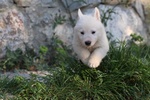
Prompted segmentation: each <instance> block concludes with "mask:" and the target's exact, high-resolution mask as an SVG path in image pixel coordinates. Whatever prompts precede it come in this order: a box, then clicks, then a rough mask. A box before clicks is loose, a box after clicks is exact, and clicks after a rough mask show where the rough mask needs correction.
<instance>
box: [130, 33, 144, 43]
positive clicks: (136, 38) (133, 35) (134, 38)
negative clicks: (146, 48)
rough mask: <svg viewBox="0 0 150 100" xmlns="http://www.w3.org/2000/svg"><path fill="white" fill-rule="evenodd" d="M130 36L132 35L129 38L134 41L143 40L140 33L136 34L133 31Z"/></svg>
mask: <svg viewBox="0 0 150 100" xmlns="http://www.w3.org/2000/svg"><path fill="white" fill-rule="evenodd" d="M130 36H131V37H132V39H131V40H132V41H133V42H136V41H139V42H142V41H143V38H142V37H141V36H140V35H137V34H136V33H133V34H131V35H130Z"/></svg>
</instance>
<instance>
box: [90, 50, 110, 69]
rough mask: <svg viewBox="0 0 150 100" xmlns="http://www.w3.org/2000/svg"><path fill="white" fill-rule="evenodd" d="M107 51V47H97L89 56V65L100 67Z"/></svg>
mask: <svg viewBox="0 0 150 100" xmlns="http://www.w3.org/2000/svg"><path fill="white" fill-rule="evenodd" d="M107 51H108V50H107V49H105V48H96V49H95V50H94V51H93V52H92V54H91V56H90V57H89V62H88V65H89V67H91V68H96V67H98V66H99V65H100V63H101V60H102V59H103V58H104V57H105V56H106V54H107Z"/></svg>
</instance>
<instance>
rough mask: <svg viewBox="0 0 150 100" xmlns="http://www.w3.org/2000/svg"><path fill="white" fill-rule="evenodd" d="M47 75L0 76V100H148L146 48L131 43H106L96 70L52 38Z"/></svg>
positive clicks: (149, 83) (149, 68) (149, 56)
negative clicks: (102, 56) (51, 58)
mask: <svg viewBox="0 0 150 100" xmlns="http://www.w3.org/2000/svg"><path fill="white" fill-rule="evenodd" d="M55 42H56V43H55V44H54V48H53V50H55V51H56V52H55V54H54V57H53V60H54V61H53V63H51V65H49V69H48V70H49V72H50V73H51V74H50V75H47V76H46V77H43V78H42V81H39V79H38V77H37V76H35V75H32V78H31V79H25V78H23V77H18V76H17V77H14V78H13V79H8V78H0V99H1V98H5V97H7V96H6V95H7V94H11V95H13V96H14V97H11V98H10V100H12V99H14V100H149V99H150V62H149V61H150V48H149V47H147V46H137V45H135V44H133V43H131V46H127V45H126V44H125V43H121V44H120V46H119V47H116V46H114V45H113V44H111V45H110V51H109V53H108V55H107V56H106V57H105V58H104V59H103V61H102V63H101V65H100V66H99V67H98V68H97V69H91V68H88V67H87V66H85V65H83V64H82V63H81V62H80V61H77V60H76V59H75V58H74V57H73V56H72V55H70V51H69V50H68V49H66V47H65V46H63V45H61V42H60V41H55Z"/></svg>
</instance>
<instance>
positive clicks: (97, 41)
mask: <svg viewBox="0 0 150 100" xmlns="http://www.w3.org/2000/svg"><path fill="white" fill-rule="evenodd" d="M78 17H79V18H78V21H77V23H76V25H75V27H74V34H73V49H74V51H75V53H76V54H77V56H78V57H79V59H81V61H82V62H83V63H84V64H86V65H88V66H89V67H91V68H96V67H98V66H99V65H100V63H101V61H102V59H103V58H104V57H105V56H106V54H107V52H108V51H109V43H108V39H107V36H106V32H105V28H104V26H103V24H102V22H101V19H100V12H99V10H98V8H95V11H94V14H93V15H84V14H83V13H82V12H81V10H80V9H79V10H78Z"/></svg>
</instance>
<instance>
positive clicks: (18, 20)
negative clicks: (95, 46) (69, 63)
mask: <svg viewBox="0 0 150 100" xmlns="http://www.w3.org/2000/svg"><path fill="white" fill-rule="evenodd" d="M117 1H118V0H117ZM126 1H127V0H125V1H124V2H122V3H120V4H118V2H116V0H83V2H79V1H75V0H0V58H1V57H3V56H4V55H5V52H6V48H7V47H8V48H10V49H11V50H15V49H17V48H21V49H22V50H25V47H26V46H29V47H30V48H34V50H35V51H36V52H37V51H38V49H39V47H40V46H41V45H49V43H50V41H51V37H52V36H53V35H54V33H55V35H58V36H59V37H60V39H61V40H62V41H63V42H64V43H65V44H66V45H70V44H71V41H72V34H73V26H74V23H75V22H76V20H77V9H79V8H81V10H82V11H83V12H87V13H88V12H91V11H92V10H93V8H94V7H99V9H100V11H101V16H102V17H104V15H105V14H106V16H105V17H106V18H108V17H109V18H108V19H109V20H106V19H105V20H104V19H103V22H104V24H105V25H106V30H107V32H108V37H110V38H111V39H112V40H116V39H118V40H126V39H130V36H129V35H130V34H131V33H137V34H141V35H142V36H143V37H144V39H145V41H146V40H147V37H148V36H147V33H146V27H144V26H146V25H144V23H143V22H145V16H144V10H143V8H142V4H141V2H139V0H136V1H135V0H130V1H129V2H127V5H128V6H126ZM116 4H118V5H117V6H116ZM146 7H149V6H146ZM109 9H113V12H115V13H108V11H109ZM106 12H107V13H106ZM70 19H71V20H70ZM110 19H111V20H110ZM147 20H148V17H146V21H147ZM109 33H111V34H109Z"/></svg>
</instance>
